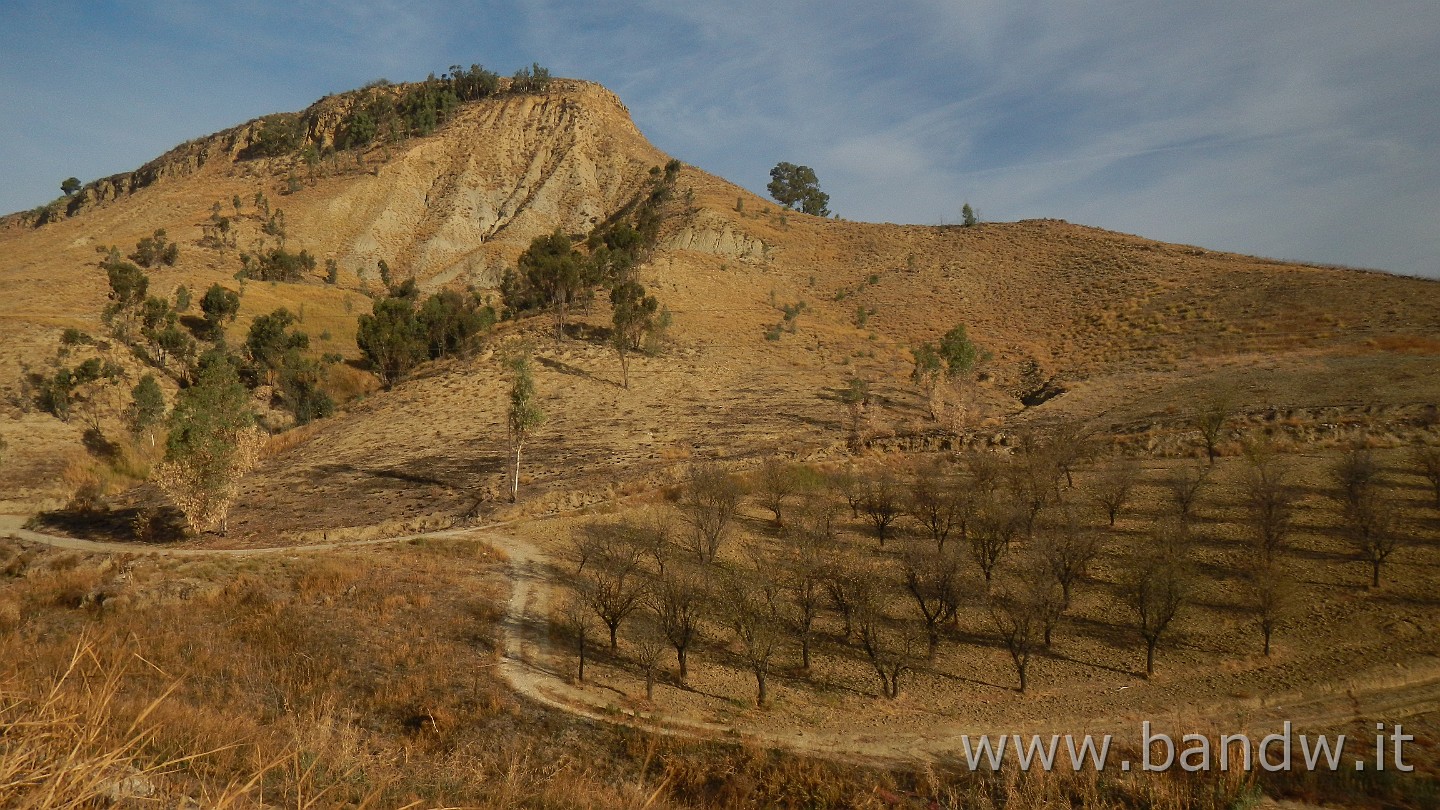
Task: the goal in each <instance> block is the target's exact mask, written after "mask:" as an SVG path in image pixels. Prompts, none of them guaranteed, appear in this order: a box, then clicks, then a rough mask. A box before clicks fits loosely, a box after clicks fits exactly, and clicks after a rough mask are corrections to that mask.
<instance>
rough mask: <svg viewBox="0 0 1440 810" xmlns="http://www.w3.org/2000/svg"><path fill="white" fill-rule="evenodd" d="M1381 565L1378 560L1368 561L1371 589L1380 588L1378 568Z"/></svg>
mask: <svg viewBox="0 0 1440 810" xmlns="http://www.w3.org/2000/svg"><path fill="white" fill-rule="evenodd" d="M1381 565H1382V562H1381V561H1380V560H1371V561H1370V587H1372V588H1378V587H1380V566H1381Z"/></svg>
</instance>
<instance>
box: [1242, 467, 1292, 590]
mask: <svg viewBox="0 0 1440 810" xmlns="http://www.w3.org/2000/svg"><path fill="white" fill-rule="evenodd" d="M1246 461H1247V466H1246V468H1245V507H1246V514H1247V516H1248V517H1249V523H1250V528H1251V530H1252V531H1253V532H1254V540H1255V549H1256V551H1257V552H1258V553H1259V555H1260V558H1261V560H1262V561H1264V562H1266V563H1270V562H1273V561H1274V560H1276V559H1277V558H1278V557H1279V556H1280V554H1281V553H1282V552H1283V551H1284V550H1285V543H1286V541H1287V540H1288V539H1289V536H1290V528H1291V522H1292V520H1293V519H1294V516H1295V499H1296V493H1295V487H1294V486H1292V485H1291V484H1290V482H1289V470H1288V468H1287V467H1286V466H1285V465H1284V464H1282V463H1281V462H1280V461H1279V460H1278V459H1276V458H1275V457H1274V456H1272V455H1270V454H1268V453H1264V452H1247V453H1246Z"/></svg>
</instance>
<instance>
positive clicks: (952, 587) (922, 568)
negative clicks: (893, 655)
mask: <svg viewBox="0 0 1440 810" xmlns="http://www.w3.org/2000/svg"><path fill="white" fill-rule="evenodd" d="M900 563H901V569H902V571H903V574H904V582H905V591H906V593H908V594H910V597H911V598H912V599H913V600H914V602H915V607H916V608H917V609H918V610H919V611H920V618H921V620H922V621H923V622H924V624H925V637H926V642H927V648H926V653H927V656H928V657H930V658H934V657H935V650H936V649H937V648H938V647H939V646H940V626H941V625H942V624H944V623H945V622H948V621H952V620H953V619H954V618H955V614H956V613H957V612H958V611H959V610H960V601H961V599H962V598H964V595H965V590H966V588H965V575H964V572H963V571H962V570H961V567H960V561H959V560H958V559H957V558H956V557H955V555H954V554H947V553H946V552H944V551H938V550H937V551H930V550H927V549H920V548H911V549H909V550H907V551H906V553H905V554H903V555H901V557H900Z"/></svg>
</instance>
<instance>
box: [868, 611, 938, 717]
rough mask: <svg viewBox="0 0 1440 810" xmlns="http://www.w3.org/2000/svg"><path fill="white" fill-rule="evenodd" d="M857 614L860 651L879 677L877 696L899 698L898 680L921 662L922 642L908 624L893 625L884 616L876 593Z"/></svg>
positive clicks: (923, 647)
mask: <svg viewBox="0 0 1440 810" xmlns="http://www.w3.org/2000/svg"><path fill="white" fill-rule="evenodd" d="M875 597H876V598H874V599H871V600H868V601H867V603H866V604H865V605H863V606H862V607H861V609H860V611H859V612H858V614H857V624H858V625H859V630H860V648H861V649H862V650H864V652H865V657H866V658H868V659H869V660H870V666H871V667H872V668H873V669H874V670H875V674H876V675H877V676H879V678H880V693H881V694H882V695H884V696H885V697H887V698H890V699H892V700H893V699H895V698H897V697H899V696H900V680H901V679H902V678H903V677H904V676H905V674H906V673H907V672H909V671H911V670H912V669H914V668H915V666H916V665H917V664H918V663H920V661H921V660H923V656H924V655H925V652H924V650H925V641H924V640H923V639H922V638H921V637H920V634H919V633H917V632H915V631H914V628H913V627H912V626H911V625H910V623H908V622H902V623H896V622H893V621H891V620H890V619H889V618H888V617H886V616H885V614H884V611H883V609H882V605H881V604H880V603H881V602H882V601H884V600H883V599H881V598H879V597H880V594H879V593H878V592H877V593H876V594H875Z"/></svg>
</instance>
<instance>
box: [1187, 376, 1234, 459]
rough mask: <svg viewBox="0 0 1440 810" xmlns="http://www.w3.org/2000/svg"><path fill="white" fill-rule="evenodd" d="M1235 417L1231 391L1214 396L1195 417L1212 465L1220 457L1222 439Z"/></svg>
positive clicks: (1217, 393) (1206, 453) (1196, 425)
mask: <svg viewBox="0 0 1440 810" xmlns="http://www.w3.org/2000/svg"><path fill="white" fill-rule="evenodd" d="M1234 415H1235V403H1234V398H1233V396H1232V395H1231V393H1230V392H1229V391H1226V390H1221V391H1217V392H1215V393H1214V394H1212V395H1211V396H1210V397H1209V398H1208V399H1207V400H1206V401H1205V403H1204V405H1203V407H1202V408H1201V409H1200V413H1198V414H1196V416H1195V427H1196V428H1197V429H1199V431H1200V441H1201V442H1203V443H1204V445H1205V455H1206V457H1207V458H1208V459H1209V460H1210V463H1211V464H1214V463H1215V457H1216V456H1218V455H1220V439H1221V438H1223V437H1224V435H1225V427H1226V425H1228V424H1229V423H1230V419H1231V418H1232V417H1234Z"/></svg>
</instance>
